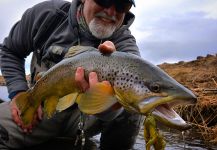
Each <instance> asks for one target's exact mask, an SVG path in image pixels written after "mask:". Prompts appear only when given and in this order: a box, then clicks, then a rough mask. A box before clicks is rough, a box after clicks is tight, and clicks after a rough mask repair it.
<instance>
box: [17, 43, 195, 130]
mask: <svg viewBox="0 0 217 150" xmlns="http://www.w3.org/2000/svg"><path fill="white" fill-rule="evenodd" d="M77 67H83V68H84V69H85V76H86V78H87V77H88V74H89V73H90V72H92V71H94V72H96V73H97V75H98V78H99V80H100V81H103V80H108V81H109V82H110V83H111V86H109V85H106V84H103V83H98V84H96V85H95V86H94V87H91V88H90V89H89V90H88V91H87V92H85V93H82V92H81V91H80V88H79V87H78V86H77V85H76V83H75V71H76V68H77ZM16 102H17V105H18V107H19V109H20V110H21V118H22V120H23V122H24V124H26V125H28V124H29V123H31V121H32V120H33V116H34V113H36V110H37V108H38V107H39V105H40V104H42V102H43V107H44V113H45V114H46V115H47V116H48V118H49V117H52V115H53V114H54V112H55V111H56V110H58V111H62V110H65V109H66V108H68V107H70V106H71V105H73V104H74V103H77V104H78V107H79V109H80V110H81V111H82V112H84V113H86V114H91V115H99V114H101V113H104V112H106V111H107V110H110V109H111V108H112V107H113V106H115V105H117V104H118V103H119V104H121V105H122V106H123V107H124V108H125V109H126V110H129V111H131V112H136V113H139V114H142V115H146V114H147V113H149V112H152V114H153V115H154V116H155V118H157V119H158V120H160V121H161V122H163V123H164V124H166V125H167V126H170V127H173V128H176V129H180V130H184V129H187V128H189V125H188V123H186V122H185V121H184V120H183V119H182V118H181V117H180V116H179V115H178V114H177V113H176V112H175V111H174V110H173V109H172V107H174V106H176V105H178V104H182V105H183V104H193V103H196V97H195V95H194V94H193V93H192V92H191V91H190V90H188V89H187V88H185V87H184V86H182V85H181V84H179V83H178V82H176V81H175V80H174V79H173V78H171V77H170V76H169V75H167V74H166V73H165V72H164V71H163V70H161V69H160V68H158V67H157V66H155V65H153V64H151V63H149V62H147V61H145V60H143V59H142V58H140V57H138V56H136V55H133V54H129V53H124V52H118V51H116V52H113V53H112V54H108V55H105V54H102V53H100V52H99V51H98V50H97V49H95V48H93V47H87V46H75V47H72V48H71V49H69V52H68V53H67V54H66V57H65V58H64V59H63V60H62V61H61V62H59V63H58V64H56V65H55V66H54V67H52V68H50V69H49V70H48V71H47V72H45V73H44V74H43V75H42V77H41V78H40V79H39V80H38V81H37V82H36V84H35V85H34V86H33V87H32V88H31V89H29V90H28V91H27V92H23V93H22V94H20V96H19V97H17V101H16Z"/></svg>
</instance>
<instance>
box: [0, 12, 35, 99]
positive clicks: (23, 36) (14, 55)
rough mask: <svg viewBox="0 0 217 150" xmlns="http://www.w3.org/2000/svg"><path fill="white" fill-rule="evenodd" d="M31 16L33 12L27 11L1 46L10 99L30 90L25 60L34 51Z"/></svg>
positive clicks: (3, 73) (3, 69)
mask: <svg viewBox="0 0 217 150" xmlns="http://www.w3.org/2000/svg"><path fill="white" fill-rule="evenodd" d="M30 15H31V11H30V10H27V11H26V12H25V13H24V15H23V17H22V19H21V20H20V21H19V22H17V23H16V24H15V25H14V26H13V27H12V29H11V31H10V33H9V35H8V37H7V38H5V39H4V42H3V44H2V45H1V46H0V49H1V53H0V58H1V59H0V61H1V62H0V64H1V71H2V75H3V76H4V78H5V80H6V85H7V87H8V92H9V98H12V97H13V96H14V95H15V94H12V93H14V92H18V91H25V90H27V89H28V86H27V81H26V78H25V67H24V65H25V58H26V56H27V55H28V54H29V53H30V52H31V49H32V47H31V45H32V38H31V37H32V29H31V28H32V23H31V20H29V19H28V18H29V16H30ZM12 95H13V96H12Z"/></svg>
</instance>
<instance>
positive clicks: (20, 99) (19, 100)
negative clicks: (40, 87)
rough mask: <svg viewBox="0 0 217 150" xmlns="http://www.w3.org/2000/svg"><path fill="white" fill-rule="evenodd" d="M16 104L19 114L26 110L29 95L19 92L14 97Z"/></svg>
mask: <svg viewBox="0 0 217 150" xmlns="http://www.w3.org/2000/svg"><path fill="white" fill-rule="evenodd" d="M16 104H17V107H18V109H19V110H20V111H21V114H22V113H23V112H24V111H25V110H26V109H27V108H28V105H29V94H28V92H21V93H19V95H17V97H16Z"/></svg>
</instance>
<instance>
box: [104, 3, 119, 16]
mask: <svg viewBox="0 0 217 150" xmlns="http://www.w3.org/2000/svg"><path fill="white" fill-rule="evenodd" d="M105 12H106V13H107V15H109V16H115V15H116V13H117V12H116V9H115V5H112V6H111V7H109V8H105Z"/></svg>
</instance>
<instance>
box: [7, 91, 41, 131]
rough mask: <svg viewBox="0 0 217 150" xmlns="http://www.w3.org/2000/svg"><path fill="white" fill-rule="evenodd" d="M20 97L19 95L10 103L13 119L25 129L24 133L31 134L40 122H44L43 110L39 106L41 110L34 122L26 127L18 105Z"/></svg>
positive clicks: (38, 111) (38, 110)
mask: <svg viewBox="0 0 217 150" xmlns="http://www.w3.org/2000/svg"><path fill="white" fill-rule="evenodd" d="M18 95H19V93H18V94H17V95H16V96H15V97H14V98H13V99H12V101H11V103H10V109H11V114H12V118H13V120H14V122H15V123H16V124H17V125H18V126H20V127H21V128H22V129H23V132H25V133H30V132H32V128H33V127H34V126H35V125H36V124H37V123H38V122H39V121H40V120H42V115H43V113H42V109H41V106H39V108H38V109H37V113H36V114H35V116H34V119H33V122H32V123H31V124H30V125H28V126H26V125H24V124H23V122H22V120H21V118H20V110H19V109H18V107H17V105H16V98H17V96H18Z"/></svg>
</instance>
